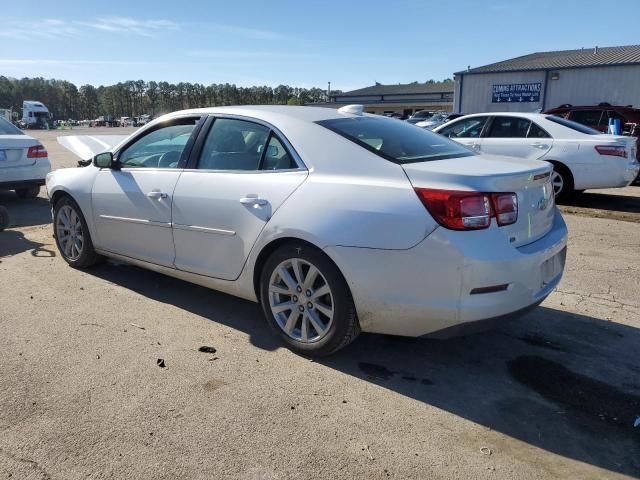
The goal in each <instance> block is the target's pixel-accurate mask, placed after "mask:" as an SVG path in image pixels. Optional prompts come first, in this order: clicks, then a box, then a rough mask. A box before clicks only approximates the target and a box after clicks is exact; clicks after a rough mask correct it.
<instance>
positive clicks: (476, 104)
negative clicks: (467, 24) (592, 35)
mask: <svg viewBox="0 0 640 480" xmlns="http://www.w3.org/2000/svg"><path fill="white" fill-rule="evenodd" d="M552 73H557V74H558V75H559V78H558V79H557V80H551V76H552V75H551V74H552ZM463 77H464V78H463V79H462V98H460V93H459V91H460V83H461V81H460V78H459V77H456V85H455V96H454V99H455V102H454V111H456V112H462V113H478V112H535V111H537V110H538V109H540V108H543V105H542V102H543V99H544V82H545V72H544V71H534V72H513V73H508V72H507V73H485V74H471V75H463ZM549 78H550V79H549V85H548V86H547V92H546V101H545V102H544V108H545V109H549V108H553V107H557V106H559V105H562V104H564V103H570V104H572V105H597V104H598V103H600V102H608V103H610V104H611V105H633V106H635V107H639V108H640V65H627V66H618V67H598V68H576V69H571V70H550V71H549ZM537 82H541V83H542V92H541V94H540V102H539V103H535V102H531V103H492V101H491V93H492V91H493V85H502V84H514V83H537Z"/></svg>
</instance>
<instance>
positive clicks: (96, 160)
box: [93, 152, 117, 170]
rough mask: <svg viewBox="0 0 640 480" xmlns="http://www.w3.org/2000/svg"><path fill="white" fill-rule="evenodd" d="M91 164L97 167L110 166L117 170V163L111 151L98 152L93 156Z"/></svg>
mask: <svg viewBox="0 0 640 480" xmlns="http://www.w3.org/2000/svg"><path fill="white" fill-rule="evenodd" d="M93 164H94V165H95V166H96V167H98V168H112V169H114V170H117V165H116V162H115V161H114V160H113V153H111V152H104V153H99V154H98V155H96V156H95V157H93Z"/></svg>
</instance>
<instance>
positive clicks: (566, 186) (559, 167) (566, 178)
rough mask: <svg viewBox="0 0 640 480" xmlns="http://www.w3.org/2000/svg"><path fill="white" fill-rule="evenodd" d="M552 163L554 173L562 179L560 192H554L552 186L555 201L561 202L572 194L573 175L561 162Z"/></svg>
mask: <svg viewBox="0 0 640 480" xmlns="http://www.w3.org/2000/svg"><path fill="white" fill-rule="evenodd" d="M552 165H553V170H554V174H557V175H559V176H560V177H561V179H562V184H563V186H562V189H561V190H560V192H559V193H556V192H555V188H554V193H555V196H556V202H557V203H562V202H564V201H566V200H567V199H569V198H571V196H572V195H573V194H574V187H573V175H572V174H571V171H570V170H569V169H568V168H567V167H565V166H564V165H563V164H561V163H556V162H552Z"/></svg>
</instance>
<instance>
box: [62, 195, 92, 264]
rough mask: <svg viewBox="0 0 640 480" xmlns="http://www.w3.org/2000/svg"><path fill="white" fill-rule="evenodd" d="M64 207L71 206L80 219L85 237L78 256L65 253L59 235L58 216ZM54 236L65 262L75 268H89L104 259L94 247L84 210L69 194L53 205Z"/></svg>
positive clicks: (83, 236)
mask: <svg viewBox="0 0 640 480" xmlns="http://www.w3.org/2000/svg"><path fill="white" fill-rule="evenodd" d="M63 207H70V208H71V209H73V211H74V212H75V213H76V215H77V216H78V218H79V219H80V224H81V229H82V230H81V234H82V238H83V242H82V249H81V252H80V255H79V256H77V258H73V257H72V256H69V255H67V254H66V253H65V251H64V248H63V246H62V245H61V244H60V238H59V235H58V232H57V231H56V230H57V225H58V217H59V215H60V214H61V213H60V212H61V210H62V209H63ZM53 236H54V237H55V239H56V246H57V247H58V251H59V252H60V255H61V256H62V258H64V260H65V262H67V263H68V264H69V265H71V266H72V267H73V268H87V267H91V266H92V265H95V264H96V263H99V262H100V261H101V260H102V258H103V257H102V256H101V255H99V254H97V253H96V251H95V250H94V248H93V242H92V241H91V234H90V233H89V228H88V227H87V222H86V220H85V219H84V215H83V214H82V210H80V207H79V206H78V204H77V203H76V202H75V201H74V200H73V199H72V198H71V197H68V196H64V197H62V198H61V199H60V200H58V201H57V202H56V204H55V205H54V207H53Z"/></svg>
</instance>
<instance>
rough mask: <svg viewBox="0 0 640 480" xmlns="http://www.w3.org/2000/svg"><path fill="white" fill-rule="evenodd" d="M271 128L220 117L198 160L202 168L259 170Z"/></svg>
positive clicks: (209, 134) (210, 131)
mask: <svg viewBox="0 0 640 480" xmlns="http://www.w3.org/2000/svg"><path fill="white" fill-rule="evenodd" d="M269 133H270V130H269V129H268V128H267V127H265V126H264V125H260V124H258V123H253V122H249V121H246V120H237V119H234V118H217V119H216V120H215V121H214V122H213V126H212V127H211V129H210V130H209V133H208V134H207V138H206V140H205V142H204V146H203V147H202V153H201V154H200V159H199V161H198V167H197V168H199V169H201V170H258V169H259V168H260V160H261V159H262V154H263V151H264V149H265V146H266V145H265V144H266V142H267V137H268V136H269Z"/></svg>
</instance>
